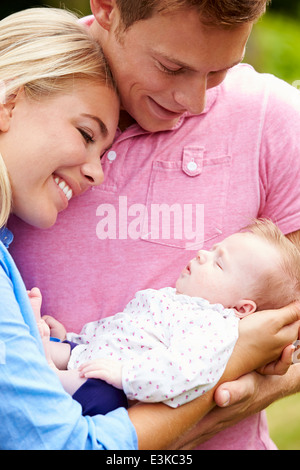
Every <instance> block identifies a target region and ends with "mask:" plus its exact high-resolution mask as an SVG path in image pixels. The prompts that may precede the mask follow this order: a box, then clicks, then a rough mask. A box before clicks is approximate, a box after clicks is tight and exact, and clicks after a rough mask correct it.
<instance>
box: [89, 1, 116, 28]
mask: <svg viewBox="0 0 300 470" xmlns="http://www.w3.org/2000/svg"><path fill="white" fill-rule="evenodd" d="M90 4H91V10H92V13H93V15H94V17H95V18H96V20H97V21H98V23H99V24H100V26H102V28H104V29H106V30H107V31H109V30H110V28H111V25H112V18H113V15H112V13H113V12H114V10H115V9H116V8H117V7H116V3H115V0H91V2H90Z"/></svg>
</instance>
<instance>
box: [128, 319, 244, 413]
mask: <svg viewBox="0 0 300 470" xmlns="http://www.w3.org/2000/svg"><path fill="white" fill-rule="evenodd" d="M237 325H238V319H237V318H235V317H229V318H227V319H225V318H222V316H221V315H220V314H218V313H217V312H214V311H211V312H209V314H208V315H207V319H206V320H205V319H203V321H202V322H200V324H198V325H195V324H194V323H193V322H190V324H185V326H183V325H180V327H179V328H177V330H176V333H175V334H173V335H172V337H171V339H170V345H169V347H164V346H163V345H160V346H158V347H156V348H154V349H152V350H150V351H147V352H145V353H144V354H142V355H141V356H140V357H139V358H138V359H137V360H135V361H126V362H125V363H124V366H123V377H122V381H123V388H124V392H125V393H126V395H127V397H128V398H129V399H130V400H139V401H144V402H160V401H162V402H164V403H166V404H167V405H169V406H171V407H172V408H175V407H178V406H180V405H182V404H184V403H187V402H189V401H191V400H194V399H195V398H197V397H199V396H200V395H203V394H204V393H206V392H207V391H208V390H210V389H211V388H212V387H213V386H214V385H215V384H216V383H217V382H218V381H219V379H220V378H221V376H222V374H223V372H224V370H225V367H226V364H227V362H228V359H229V357H230V355H231V353H232V351H233V348H234V345H235V342H236V340H237V337H238V327H237Z"/></svg>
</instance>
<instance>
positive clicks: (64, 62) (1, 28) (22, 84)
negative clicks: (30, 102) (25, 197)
mask: <svg viewBox="0 0 300 470" xmlns="http://www.w3.org/2000/svg"><path fill="white" fill-rule="evenodd" d="M86 79H88V80H95V81H97V82H100V83H103V84H104V85H107V86H109V87H111V88H115V86H114V82H113V78H112V76H111V73H110V70H109V67H108V65H107V62H106V60H105V58H104V55H103V53H102V50H101V47H100V45H99V44H98V43H97V42H96V40H94V39H93V38H92V37H91V36H90V35H89V33H88V30H87V29H86V27H85V26H84V25H83V24H80V23H79V21H78V18H77V16H75V15H74V14H73V13H70V12H68V11H65V10H62V9H55V8H32V9H28V10H24V11H21V12H19V13H14V14H12V15H10V16H8V17H7V18H4V19H3V20H2V21H0V81H1V90H0V91H1V93H0V98H1V99H2V103H5V101H9V98H10V97H11V96H13V95H14V94H16V93H17V91H18V90H19V89H20V88H23V89H24V92H25V96H27V97H28V98H31V99H39V98H42V97H44V96H46V97H47V96H50V95H53V94H54V93H58V92H63V91H67V90H70V89H72V87H73V85H74V81H75V80H86ZM11 201H12V195H11V188H10V184H9V177H8V174H7V170H6V168H5V164H4V161H3V158H2V157H1V155H0V227H2V226H3V225H5V223H6V222H7V219H8V216H9V213H10V210H11Z"/></svg>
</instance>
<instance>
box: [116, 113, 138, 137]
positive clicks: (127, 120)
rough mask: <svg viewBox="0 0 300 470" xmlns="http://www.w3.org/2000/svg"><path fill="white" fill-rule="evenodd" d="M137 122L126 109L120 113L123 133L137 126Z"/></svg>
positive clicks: (120, 125)
mask: <svg viewBox="0 0 300 470" xmlns="http://www.w3.org/2000/svg"><path fill="white" fill-rule="evenodd" d="M135 122H136V121H135V120H134V119H133V117H131V116H130V114H128V113H127V111H125V110H124V109H121V111H120V119H119V128H120V129H121V131H122V132H123V131H125V130H126V129H128V127H130V126H131V125H132V124H135Z"/></svg>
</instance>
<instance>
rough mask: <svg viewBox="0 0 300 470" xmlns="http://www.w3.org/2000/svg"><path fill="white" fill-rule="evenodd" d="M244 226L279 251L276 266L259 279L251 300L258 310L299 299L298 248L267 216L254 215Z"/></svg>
mask: <svg viewBox="0 0 300 470" xmlns="http://www.w3.org/2000/svg"><path fill="white" fill-rule="evenodd" d="M246 230H247V231H248V232H250V233H252V234H254V235H256V236H258V237H260V238H262V239H263V240H265V241H267V242H268V243H270V244H271V245H272V246H273V247H274V248H275V249H276V250H278V252H279V255H280V256H279V259H280V262H279V265H278V269H273V270H272V271H265V272H264V273H263V274H262V275H261V276H260V277H259V278H258V279H257V285H258V286H259V287H256V288H255V289H254V290H255V294H254V298H253V300H254V301H255V302H256V305H257V310H266V309H271V308H281V307H284V306H285V305H288V304H290V303H291V302H293V301H295V300H298V299H300V251H299V250H298V248H297V247H296V246H295V244H293V243H292V241H290V240H289V239H288V238H287V237H286V236H285V235H284V234H283V233H282V232H281V230H280V229H279V228H278V227H277V226H276V225H275V224H274V223H273V222H271V221H270V220H268V219H256V220H254V221H253V223H252V224H251V225H249V226H248V227H247V228H246Z"/></svg>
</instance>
